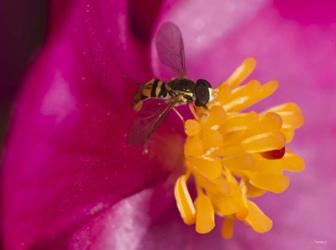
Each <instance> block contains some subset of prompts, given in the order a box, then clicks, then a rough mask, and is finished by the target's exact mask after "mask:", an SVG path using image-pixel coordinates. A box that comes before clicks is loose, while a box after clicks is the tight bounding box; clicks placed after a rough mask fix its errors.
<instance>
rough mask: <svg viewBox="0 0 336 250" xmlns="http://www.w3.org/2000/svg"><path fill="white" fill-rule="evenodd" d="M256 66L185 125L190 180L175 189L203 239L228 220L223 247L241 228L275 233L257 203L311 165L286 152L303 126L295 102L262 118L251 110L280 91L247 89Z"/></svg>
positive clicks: (244, 68) (253, 83)
mask: <svg viewBox="0 0 336 250" xmlns="http://www.w3.org/2000/svg"><path fill="white" fill-rule="evenodd" d="M255 66H256V61H255V59H254V58H248V59H246V60H245V61H244V62H243V63H242V64H241V65H240V66H239V67H238V68H237V69H236V70H235V71H234V72H233V74H232V75H231V76H230V77H229V78H228V79H227V80H226V81H224V82H223V83H222V84H220V85H219V86H218V88H216V89H213V90H212V95H213V96H212V98H211V102H210V103H208V105H207V106H208V108H207V109H205V108H203V107H200V108H196V110H195V111H196V112H193V114H194V115H195V117H194V119H189V120H186V121H185V123H184V128H185V133H186V141H185V144H184V162H185V172H184V174H183V175H181V176H180V177H179V178H178V179H177V181H176V183H175V199H176V203H177V207H178V210H179V212H180V215H181V217H182V219H183V221H184V223H185V224H187V225H194V226H195V231H196V232H197V233H200V234H206V233H209V232H211V231H212V230H213V229H214V227H215V224H216V222H220V221H221V220H222V226H221V234H222V237H223V238H224V239H230V238H232V237H233V233H234V224H235V222H236V221H237V222H243V223H244V224H246V225H247V226H249V227H250V228H251V229H252V230H253V231H255V232H257V233H265V232H268V231H270V230H271V228H272V225H273V222H272V220H271V218H269V217H268V216H267V215H266V214H265V213H264V212H263V211H262V210H261V209H260V208H259V206H258V205H257V204H256V203H255V201H253V199H254V198H255V197H260V196H263V195H264V194H266V193H267V192H271V193H275V194H277V193H281V192H284V191H285V190H286V189H287V188H288V186H289V184H290V180H289V178H288V176H286V173H287V172H288V171H289V172H300V171H302V170H303V169H304V160H303V159H302V158H301V157H300V156H299V155H297V154H295V153H293V152H292V151H291V150H289V149H288V148H287V144H288V143H289V142H291V141H292V139H293V137H294V132H295V130H296V129H297V128H300V127H301V126H302V125H303V122H304V118H303V115H302V113H301V110H300V107H299V106H298V105H297V104H295V103H291V102H290V103H285V104H282V105H279V106H276V107H273V108H270V109H268V110H265V111H263V112H260V113H257V112H255V111H247V110H246V109H248V110H251V106H252V105H254V104H255V103H257V102H260V101H261V100H263V99H265V98H267V97H268V96H270V95H272V94H273V93H274V92H275V90H276V89H277V87H278V82H277V81H269V82H267V83H264V84H262V83H261V82H260V81H257V80H249V81H247V82H246V83H245V84H244V83H243V82H244V81H245V80H246V79H247V78H248V77H249V75H250V74H251V73H252V72H253V70H254V69H255ZM192 185H194V188H193V187H192ZM189 189H192V190H196V191H195V192H190V191H189ZM216 217H217V219H216Z"/></svg>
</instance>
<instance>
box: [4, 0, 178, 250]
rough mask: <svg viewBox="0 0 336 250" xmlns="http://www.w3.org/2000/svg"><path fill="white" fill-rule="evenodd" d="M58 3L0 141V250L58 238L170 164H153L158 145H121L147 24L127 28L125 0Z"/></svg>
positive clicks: (144, 65) (146, 68)
mask: <svg viewBox="0 0 336 250" xmlns="http://www.w3.org/2000/svg"><path fill="white" fill-rule="evenodd" d="M62 10H63V11H64V12H62V24H60V25H59V26H57V25H52V31H53V32H51V33H50V36H49V38H48V42H47V44H46V45H45V48H44V51H43V52H42V54H41V55H40V57H39V60H37V61H36V62H35V64H34V65H33V66H32V68H31V70H30V73H29V75H28V76H27V77H26V81H25V86H24V88H23V89H22V91H21V96H20V98H19V100H18V101H17V108H16V114H15V117H14V119H13V126H12V128H11V133H10V139H9V141H8V143H7V148H6V157H5V164H4V233H5V246H6V249H41V248H43V247H44V246H50V247H51V246H53V247H55V248H56V249H57V246H59V245H60V246H64V244H66V242H67V241H68V239H69V238H70V237H71V235H72V233H73V231H74V230H76V228H79V227H80V226H81V225H82V224H83V223H87V222H88V221H89V220H90V219H91V218H92V217H94V216H96V214H98V212H101V211H103V210H105V209H107V208H108V207H110V206H112V205H113V204H114V203H116V202H118V201H119V200H120V199H122V198H124V197H125V196H128V195H131V194H133V193H135V192H138V191H140V190H142V189H143V188H145V187H147V186H149V185H152V184H154V183H156V182H159V181H160V180H162V179H164V178H165V177H166V176H167V174H168V173H169V172H170V171H168V169H167V167H171V166H172V164H174V166H175V165H178V164H177V161H178V160H179V159H177V158H176V161H175V162H174V159H171V158H170V159H169V161H170V162H168V161H167V160H166V162H167V164H165V163H163V162H162V161H164V160H165V158H164V157H165V156H164V155H163V153H162V152H164V150H167V149H166V148H164V146H165V145H160V146H161V147H160V150H162V152H160V150H159V151H158V152H156V153H157V155H145V154H143V147H133V148H130V147H128V146H127V140H126V134H127V129H128V126H129V124H130V122H131V120H132V119H133V116H134V112H133V110H132V108H131V99H132V95H133V93H134V92H135V91H136V89H137V88H138V86H139V84H140V83H143V82H144V81H147V80H148V79H150V78H151V77H152V73H151V68H150V64H149V57H148V44H147V43H146V42H144V40H143V37H145V36H146V32H148V31H146V30H144V31H143V33H140V36H137V35H134V34H133V33H131V31H130V28H129V22H130V20H129V19H128V15H127V12H128V6H127V4H126V2H125V1H103V0H102V1H99V2H98V1H74V2H73V3H71V4H68V5H66V6H65V5H64V6H63V9H62ZM153 11H155V8H154V9H153ZM140 14H141V13H140ZM149 14H150V13H149ZM153 15H155V12H153ZM133 18H135V19H136V18H137V17H136V16H133ZM57 21H60V20H58V19H56V20H55V22H57ZM142 34H143V35H142ZM175 122H176V119H175ZM179 124H180V123H179ZM166 127H167V126H166ZM166 131H168V129H166ZM158 157H159V158H160V159H159V158H158ZM92 211H94V213H93V212H92ZM58 249H59V248H58Z"/></svg>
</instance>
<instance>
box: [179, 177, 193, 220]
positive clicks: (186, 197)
mask: <svg viewBox="0 0 336 250" xmlns="http://www.w3.org/2000/svg"><path fill="white" fill-rule="evenodd" d="M174 193H175V199H176V203H177V207H178V210H179V211H180V214H181V216H182V219H183V221H184V223H185V224H187V225H192V224H194V223H195V207H194V204H193V202H192V199H191V197H190V194H189V191H188V188H187V184H186V177H185V176H184V175H182V176H180V177H179V178H178V179H177V181H176V183H175V192H174Z"/></svg>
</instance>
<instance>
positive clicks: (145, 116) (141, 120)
mask: <svg viewBox="0 0 336 250" xmlns="http://www.w3.org/2000/svg"><path fill="white" fill-rule="evenodd" d="M161 104H162V103H161ZM174 105H175V102H170V103H164V104H162V105H157V106H151V107H144V108H143V109H142V110H140V111H139V113H138V116H137V117H136V118H135V120H134V122H133V124H132V125H131V127H130V129H129V131H128V144H129V145H141V144H144V143H145V142H146V141H147V139H148V138H149V137H150V136H151V135H152V133H153V132H154V131H155V130H156V129H157V128H158V127H159V126H160V124H161V123H162V121H163V120H164V119H165V118H166V117H167V115H168V113H169V111H170V110H171V109H172V108H173V107H174Z"/></svg>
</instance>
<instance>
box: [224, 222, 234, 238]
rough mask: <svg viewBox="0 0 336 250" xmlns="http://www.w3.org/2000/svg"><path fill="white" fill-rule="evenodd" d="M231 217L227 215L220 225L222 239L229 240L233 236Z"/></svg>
mask: <svg viewBox="0 0 336 250" xmlns="http://www.w3.org/2000/svg"><path fill="white" fill-rule="evenodd" d="M233 222H234V220H233V218H232V217H230V216H228V217H226V218H225V219H224V222H223V226H222V236H223V237H224V239H226V240H229V239H231V238H232V236H233Z"/></svg>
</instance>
